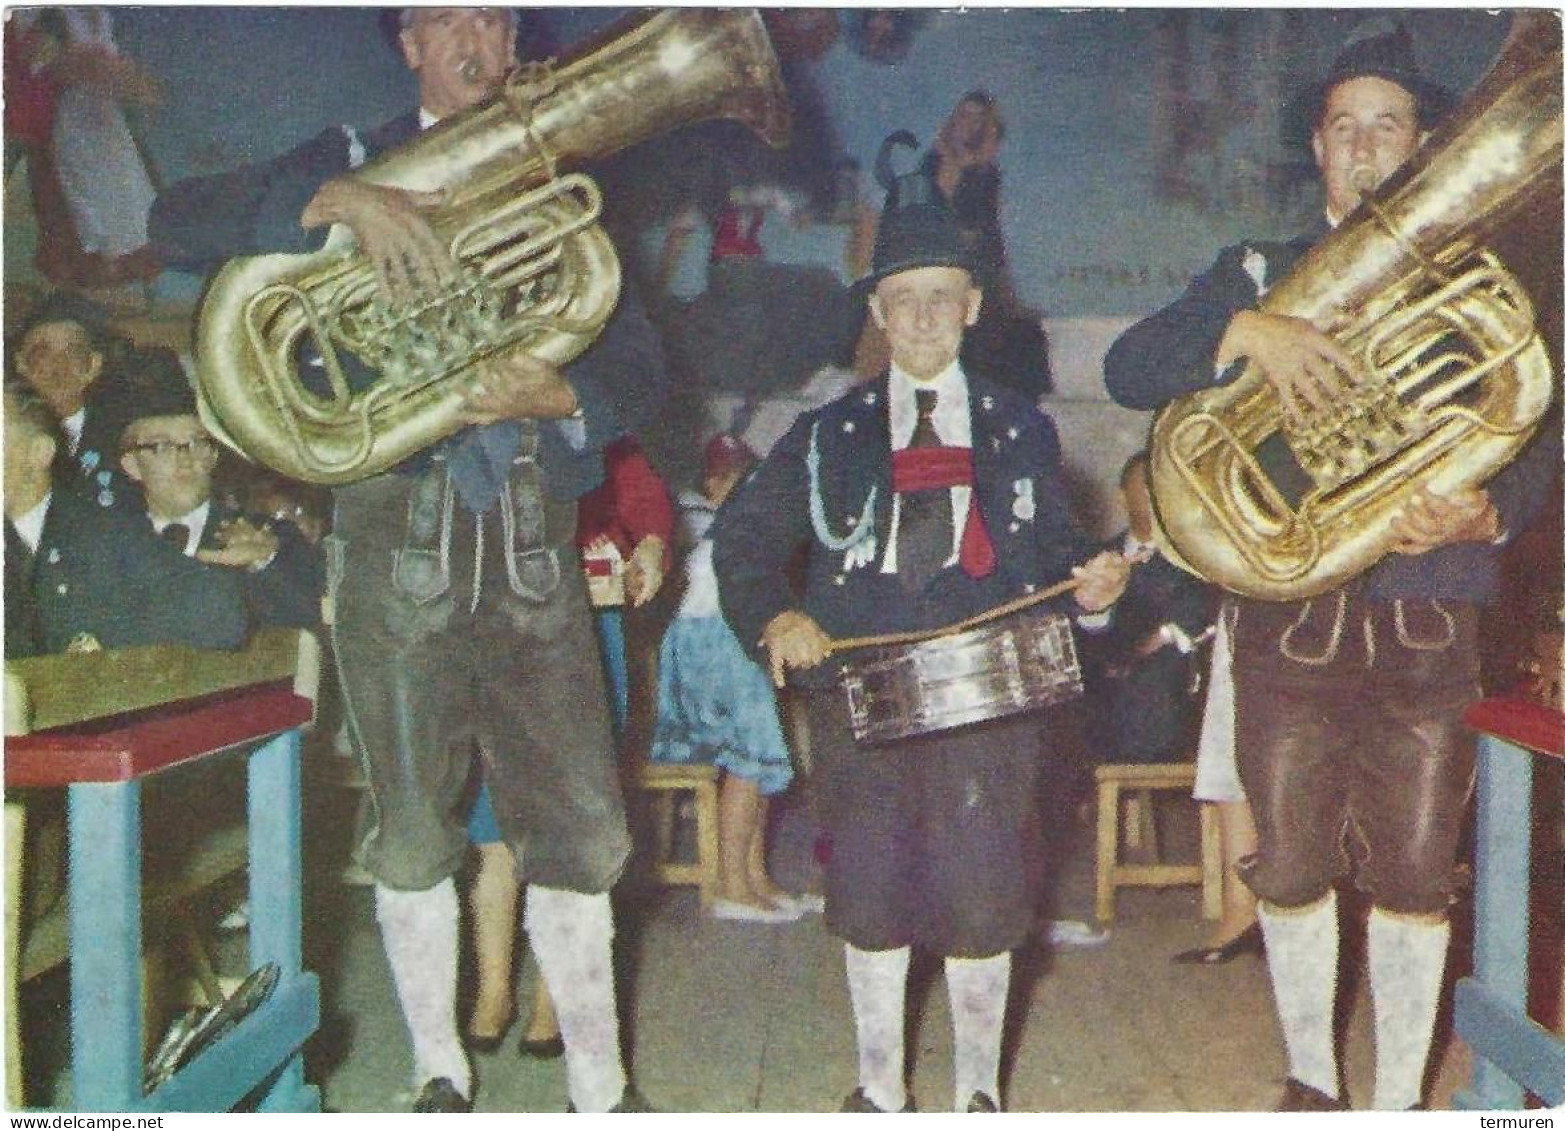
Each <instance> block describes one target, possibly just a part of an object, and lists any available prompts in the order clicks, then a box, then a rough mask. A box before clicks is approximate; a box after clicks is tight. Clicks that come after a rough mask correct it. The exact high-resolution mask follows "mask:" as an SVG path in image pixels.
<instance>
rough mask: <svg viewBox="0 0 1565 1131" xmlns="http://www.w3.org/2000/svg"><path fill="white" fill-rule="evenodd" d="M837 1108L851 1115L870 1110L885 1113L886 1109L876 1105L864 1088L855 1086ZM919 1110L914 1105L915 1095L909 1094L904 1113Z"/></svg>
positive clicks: (865, 1113)
mask: <svg viewBox="0 0 1565 1131" xmlns="http://www.w3.org/2000/svg"><path fill="white" fill-rule="evenodd" d="M837 1110H838V1111H840V1112H846V1113H848V1114H850V1115H867V1114H869V1113H870V1112H877V1111H878V1112H881V1113H884V1112H885V1110H886V1109H885V1108H883V1107H878V1106H876V1104H875V1101H874V1100H872V1099H870V1098H869V1097H868V1096H867V1095H865V1094H864V1089H863V1088H854V1089H853V1091H852V1092H850V1093H849V1094H848V1098H847V1099H845V1100H843V1101H842V1106H841V1107H839V1108H838V1109H837ZM917 1110H918V1109H917V1108H916V1107H914V1106H913V1097H912V1096H909V1097H908V1098H907V1102H906V1103H905V1104H903V1105H902V1113H903V1114H905V1113H907V1112H910V1111H917Z"/></svg>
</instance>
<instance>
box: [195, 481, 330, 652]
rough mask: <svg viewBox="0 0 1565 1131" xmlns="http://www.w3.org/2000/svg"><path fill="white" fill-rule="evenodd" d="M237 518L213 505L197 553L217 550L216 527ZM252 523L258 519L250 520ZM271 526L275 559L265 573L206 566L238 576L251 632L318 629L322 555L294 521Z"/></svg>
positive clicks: (233, 512) (323, 571)
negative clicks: (275, 543) (275, 542)
mask: <svg viewBox="0 0 1565 1131" xmlns="http://www.w3.org/2000/svg"><path fill="white" fill-rule="evenodd" d="M241 517H243V515H242V514H241V513H240V512H239V511H237V510H234V509H232V508H228V507H219V506H218V505H217V504H216V503H215V502H214V503H213V504H212V510H211V513H210V514H209V515H208V516H207V522H206V526H205V528H204V529H203V530H202V531H201V549H203V550H212V549H216V548H217V531H218V527H219V526H221V525H222V524H223V523H225V522H230V521H232V520H234V519H237V518H241ZM251 521H252V522H259V521H261V520H259V519H256V518H254V517H253V516H252V518H251ZM270 525H271V527H272V530H273V531H274V532H275V533H276V534H277V556H276V557H274V558H273V559H272V560H271V561H270V562H268V563H267V565H266V568H265V569H260V570H256V571H254V572H251V571H249V570H233V569H231V567H228V566H217V565H209V566H207V567H206V568H207V569H215V570H226V571H229V572H234V573H237V574H238V575H239V579H240V588H241V590H242V591H243V593H244V601H245V611H246V613H247V614H248V623H249V628H250V631H251V632H255V631H258V630H260V629H263V628H304V629H315V628H319V627H320V620H321V592H322V590H323V589H324V587H325V584H326V564H325V557H324V555H323V554H322V552H321V550H320V548H319V547H317V546H312V545H311V544H310V542H309V540H308V539H306V538H305V537H304V535H303V534H301V533H299V528H298V527H297V526H295V525H294V524H293V523H291V522H272V523H271V524H270Z"/></svg>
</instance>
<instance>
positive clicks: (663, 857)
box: [631, 762, 718, 907]
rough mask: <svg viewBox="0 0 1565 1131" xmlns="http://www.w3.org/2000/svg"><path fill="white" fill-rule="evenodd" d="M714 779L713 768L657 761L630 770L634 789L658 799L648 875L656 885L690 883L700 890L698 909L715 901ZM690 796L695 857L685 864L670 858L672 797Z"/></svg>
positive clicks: (672, 821) (715, 783) (715, 795)
mask: <svg viewBox="0 0 1565 1131" xmlns="http://www.w3.org/2000/svg"><path fill="white" fill-rule="evenodd" d="M717 778H718V772H717V768H716V767H715V766H681V765H672V764H665V763H659V762H640V763H637V764H636V766H635V767H634V769H633V771H632V777H631V784H632V785H634V786H635V788H637V789H640V790H643V791H645V792H649V793H657V794H660V795H661V796H659V797H657V798H656V799H655V803H656V806H657V812H656V822H657V824H656V827H657V843H656V848H655V852H656V858H655V859H654V861H653V864H652V874H653V875H654V876H656V877H657V879H658V881H659V882H660V883H665V884H694V885H696V886H697V887H699V888H700V889H701V906H702V907H706V906H708V905H710V904H711V902H712V901H713V900H714V899H716V898H717V885H718V859H717ZM679 793H690V794H692V795H693V796H694V798H695V815H696V858H695V861H694V862H693V863H689V864H685V863H680V862H679V861H676V860H674V859H672V855H673V840H674V805H673V802H674V798H675V796H676V795H677V794H679Z"/></svg>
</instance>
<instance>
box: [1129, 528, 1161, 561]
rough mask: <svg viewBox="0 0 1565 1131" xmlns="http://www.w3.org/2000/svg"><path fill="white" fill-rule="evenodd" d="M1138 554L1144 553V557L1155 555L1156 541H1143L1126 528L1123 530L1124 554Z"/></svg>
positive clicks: (1132, 556) (1130, 555)
mask: <svg viewBox="0 0 1565 1131" xmlns="http://www.w3.org/2000/svg"><path fill="white" fill-rule="evenodd" d="M1138 555H1145V557H1146V558H1152V557H1156V556H1157V542H1156V541H1147V542H1143V541H1142V540H1141V539H1139V538H1137V537H1136V536H1135V535H1134V534H1132V533H1131V532H1130V531H1128V530H1127V531H1125V556H1126V557H1127V558H1135V557H1137V556H1138Z"/></svg>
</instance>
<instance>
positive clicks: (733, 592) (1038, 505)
mask: <svg viewBox="0 0 1565 1131" xmlns="http://www.w3.org/2000/svg"><path fill="white" fill-rule="evenodd" d="M967 382H968V397H969V406H970V412H971V420H972V445H973V465H974V466H973V479H974V482H973V488H974V491H975V494H976V498H977V501H978V507H979V511H980V513H981V514H982V516H983V519H984V522H985V525H986V526H987V528H988V531H989V536H990V538H991V540H992V541H993V544H994V550H995V556H996V565H995V569H994V571H993V572H992V573H991V574H990V575H989V576H988V577H985V578H981V579H973V578H970V577H968V576H967V574H965V573H964V572H963V571H962V569H961V567H960V566H957V565H953V566H951V567H949V568H946V569H943V570H941V571H940V572H939V573H938V574H937V575H936V576H935V577H934V578H932V579H931V580H930V581H929V583H928V584H927V585H926V586H925V587H924V589H923V590H922V591H921V592H919V593H915V594H908V593H906V592H905V591H904V589H903V587H902V583H901V581H900V580H899V579H898V577H897V576H896V575H895V574H883V573H881V572H880V565H881V560H882V557H883V555H884V554H885V551H886V532H887V531H888V530H889V529H890V521H891V507H892V490H891V428H890V421H889V418H888V409H887V404H888V396H887V393H888V388H889V377H887V376H882V377H881V378H880V379H879V380H877V381H874V382H872V383H869V384H866V385H862V386H859V387H857V388H855V389H852V390H850V391H849V392H848V393H846V394H845V395H844V396H842V397H839V398H838V399H837V400H835V401H833V402H831V403H830V404H828V405H826V406H824V407H822V408H819V409H816V410H813V411H811V412H807V413H804V414H803V415H802V416H800V417H799V419H798V421H797V422H796V423H795V424H794V426H793V428H792V429H790V430H789V432H788V433H787V434H786V435H785V436H784V437H783V438H782V439H781V440H779V441H778V442H777V444H776V445H775V446H774V447H773V448H772V450H771V452H770V454H768V456H767V457H766V459H765V460H764V461H762V463H761V464H760V466H759V467H757V468H756V469H755V471H753V472H752V473H751V474H750V476H749V477H748V478H747V479H746V480H745V482H744V483H742V484H740V485H739V487H737V488H736V489H735V490H734V492H733V493H732V494H731V495H730V496H729V498H728V499H727V501H725V502H724V504H723V506H722V507H721V509H720V510H719V511H718V514H717V519H716V521H715V522H714V524H713V528H712V540H713V543H714V552H713V558H714V564H715V567H716V570H717V578H718V590H719V593H720V595H721V598H722V605H723V614H724V616H726V617H727V618H728V622H729V624H730V625H731V626H732V627H733V629H734V632H735V634H736V635H737V636H738V637H739V639H740V641H741V642H742V643H743V644H744V645H745V647H746V648H747V649H749V651H750V653H751V655H752V657H753V658H755V659H757V660H758V661H763V660H764V657H763V655H762V652H761V649H760V646H759V642H760V637H761V631H762V629H764V628H765V626H766V624H767V623H768V622H769V621H770V620H771V619H772V618H773V617H774V616H776V615H777V614H778V613H780V612H783V611H784V610H787V609H801V610H802V611H803V612H805V613H807V614H808V615H809V616H811V617H812V618H814V619H815V621H816V622H817V623H819V624H820V626H821V628H822V629H824V630H825V631H826V632H827V633H828V634H829V635H831V636H832V637H833V638H841V637H847V636H859V635H867V634H878V633H883V632H897V631H904V630H920V629H932V628H939V627H943V626H945V625H948V624H951V623H953V622H955V621H959V620H962V619H964V618H966V617H969V616H973V615H975V614H977V613H980V612H984V611H986V610H988V609H990V608H993V607H994V606H996V605H1000V604H1003V603H1004V602H1006V601H1008V600H1011V599H1013V598H1016V597H1020V596H1023V595H1025V594H1027V593H1030V592H1033V591H1035V590H1037V589H1038V588H1041V587H1043V586H1045V585H1047V584H1050V583H1052V582H1054V581H1057V580H1060V579H1062V578H1066V577H1069V575H1070V567H1071V566H1073V565H1077V564H1080V563H1082V562H1084V561H1086V560H1087V559H1088V558H1089V557H1090V556H1091V553H1092V544H1091V542H1090V540H1088V539H1087V537H1086V536H1085V535H1084V534H1083V533H1082V531H1081V530H1080V529H1079V528H1078V527H1077V525H1076V523H1075V520H1074V519H1073V518H1072V516H1071V514H1070V511H1069V509H1068V507H1067V503H1066V495H1065V490H1064V487H1063V485H1062V484H1061V482H1060V474H1059V462H1060V454H1059V441H1058V438H1057V436H1056V433H1055V429H1054V425H1053V423H1052V422H1051V421H1050V420H1049V419H1048V418H1047V417H1045V416H1044V415H1043V414H1042V413H1040V412H1039V411H1038V410H1037V409H1036V408H1035V407H1034V406H1033V404H1032V403H1031V402H1030V401H1028V400H1026V399H1025V398H1023V397H1021V396H1019V395H1017V394H1016V393H1013V392H1010V391H1008V390H1006V389H1004V388H1002V387H1000V386H998V385H994V384H992V383H990V382H987V381H983V380H981V379H978V378H974V377H968V378H967ZM812 451H813V455H812ZM812 464H814V469H813V470H812ZM800 546H805V547H807V558H806V565H805V576H804V585H803V591H802V594H799V595H796V594H795V593H794V592H793V591H792V589H791V587H790V584H789V581H788V579H787V575H786V568H787V567H788V565H789V562H790V559H792V558H793V557H794V555H795V554H796V553H797V551H798V549H799V547H800ZM1069 600H1070V598H1069V597H1065V598H1063V599H1062V605H1061V607H1062V608H1065V607H1069V608H1072V609H1074V607H1075V606H1074V603H1071V604H1070V605H1069V606H1066V605H1064V604H1063V602H1068V601H1069ZM834 670H835V669H834V667H833V665H832V664H830V663H828V664H823V665H821V666H820V667H819V668H816V669H814V671H811V672H803V673H800V680H801V682H803V683H806V684H810V683H815V684H823V683H825V682H826V681H828V680H829V679H830V677H831V674H832V672H833V671H834Z"/></svg>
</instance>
